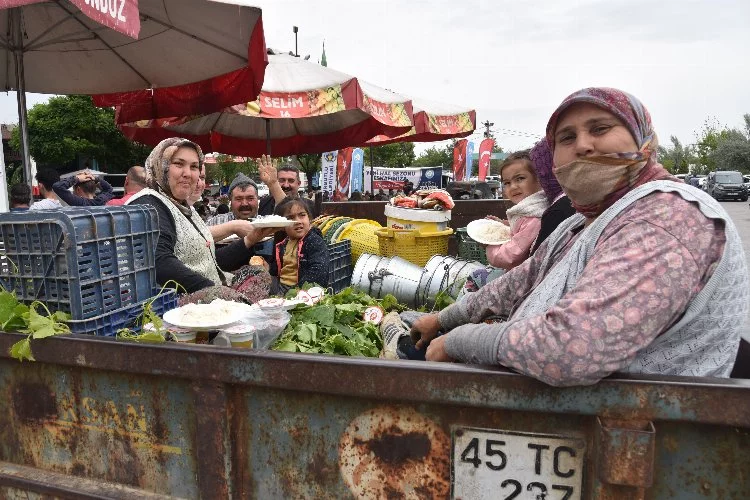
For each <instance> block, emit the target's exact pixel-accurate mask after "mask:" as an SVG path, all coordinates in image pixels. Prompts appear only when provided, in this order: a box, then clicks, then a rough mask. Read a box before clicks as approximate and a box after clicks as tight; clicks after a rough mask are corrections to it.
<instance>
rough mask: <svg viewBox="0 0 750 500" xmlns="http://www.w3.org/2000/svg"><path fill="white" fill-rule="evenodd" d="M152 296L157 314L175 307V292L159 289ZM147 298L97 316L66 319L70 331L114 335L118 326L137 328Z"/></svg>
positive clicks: (160, 314)
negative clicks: (76, 319) (160, 290)
mask: <svg viewBox="0 0 750 500" xmlns="http://www.w3.org/2000/svg"><path fill="white" fill-rule="evenodd" d="M153 295H154V297H153V298H152V299H149V300H153V302H152V304H151V308H152V310H153V311H154V312H155V313H156V314H157V315H159V316H162V315H163V314H164V313H165V312H167V311H169V310H170V309H174V308H175V307H177V292H176V291H175V290H172V289H169V288H165V289H164V290H163V291H162V292H161V293H159V290H158V289H157V290H156V291H154V292H153ZM149 300H146V301H143V302H139V303H138V304H133V305H130V306H127V307H123V308H121V309H117V310H115V311H111V312H109V313H106V314H101V315H99V316H96V317H93V318H89V319H84V320H79V321H68V326H69V327H70V331H71V333H85V334H89V335H105V336H107V337H111V336H114V335H115V334H116V333H117V330H119V329H120V328H132V329H133V330H138V329H139V328H137V327H139V326H140V325H138V324H137V322H138V318H139V317H140V316H141V314H143V306H144V304H145V303H146V302H148V301H149Z"/></svg>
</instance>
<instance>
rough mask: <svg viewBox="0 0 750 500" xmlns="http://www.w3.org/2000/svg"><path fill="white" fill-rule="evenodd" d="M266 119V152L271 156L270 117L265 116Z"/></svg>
mask: <svg viewBox="0 0 750 500" xmlns="http://www.w3.org/2000/svg"><path fill="white" fill-rule="evenodd" d="M265 120H266V154H267V155H268V156H271V119H270V118H265Z"/></svg>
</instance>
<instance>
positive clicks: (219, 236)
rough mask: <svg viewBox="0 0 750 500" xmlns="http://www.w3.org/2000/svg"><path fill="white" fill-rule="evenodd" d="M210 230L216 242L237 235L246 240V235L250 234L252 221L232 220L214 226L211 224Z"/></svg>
mask: <svg viewBox="0 0 750 500" xmlns="http://www.w3.org/2000/svg"><path fill="white" fill-rule="evenodd" d="M208 229H209V231H211V236H213V238H214V241H221V240H223V239H224V238H227V237H229V236H232V235H233V234H236V235H237V236H238V237H240V238H244V237H245V235H247V234H248V232H250V230H251V229H252V226H250V221H246V220H231V221H228V222H223V223H221V224H215V225H213V226H212V225H210V224H209V225H208Z"/></svg>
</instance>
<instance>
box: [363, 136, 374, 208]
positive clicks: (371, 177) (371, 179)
mask: <svg viewBox="0 0 750 500" xmlns="http://www.w3.org/2000/svg"><path fill="white" fill-rule="evenodd" d="M363 183H364V182H363ZM370 195H371V196H372V198H373V199H375V164H374V163H373V162H372V146H370Z"/></svg>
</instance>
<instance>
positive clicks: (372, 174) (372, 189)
mask: <svg viewBox="0 0 750 500" xmlns="http://www.w3.org/2000/svg"><path fill="white" fill-rule="evenodd" d="M370 194H371V195H372V197H373V199H375V164H374V163H373V162H372V146H370Z"/></svg>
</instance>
